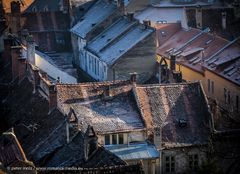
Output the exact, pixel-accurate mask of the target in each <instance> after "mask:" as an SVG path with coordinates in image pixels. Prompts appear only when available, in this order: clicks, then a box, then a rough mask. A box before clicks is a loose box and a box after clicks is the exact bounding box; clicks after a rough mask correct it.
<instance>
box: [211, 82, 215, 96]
mask: <svg viewBox="0 0 240 174" xmlns="http://www.w3.org/2000/svg"><path fill="white" fill-rule="evenodd" d="M211 84H212V94H214V82H213V81H212V83H211Z"/></svg>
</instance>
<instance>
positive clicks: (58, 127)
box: [5, 78, 126, 167]
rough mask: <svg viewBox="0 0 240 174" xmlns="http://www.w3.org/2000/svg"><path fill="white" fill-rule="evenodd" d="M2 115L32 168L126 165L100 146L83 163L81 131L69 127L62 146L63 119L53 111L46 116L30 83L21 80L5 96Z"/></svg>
mask: <svg viewBox="0 0 240 174" xmlns="http://www.w3.org/2000/svg"><path fill="white" fill-rule="evenodd" d="M6 105H7V106H8V108H9V109H10V112H8V113H5V115H6V117H7V118H6V121H7V123H8V124H9V125H16V126H15V127H14V130H15V132H16V136H17V137H18V139H19V142H20V143H21V145H22V148H23V149H24V151H25V153H26V156H27V158H28V159H31V160H32V161H33V162H34V163H35V165H36V166H51V167H59V166H61V167H63V166H64V167H66V166H80V167H96V166H101V167H103V166H114V165H126V163H125V162H124V161H122V160H121V159H120V158H118V157H117V156H115V155H114V154H112V153H110V152H108V151H106V150H105V149H104V148H103V147H99V148H98V150H97V151H96V152H95V153H94V154H93V155H92V157H91V158H89V159H88V160H87V161H86V160H84V151H83V147H84V144H83V142H84V140H85V139H84V131H79V130H78V129H76V127H74V126H73V127H70V129H69V135H70V137H69V139H70V142H69V143H66V121H67V119H66V117H65V116H64V115H63V114H62V113H61V112H59V111H58V110H57V109H55V110H53V111H52V112H50V113H49V110H48V101H47V100H46V99H45V98H43V97H41V95H40V94H39V93H36V94H32V84H31V83H30V82H29V81H28V79H26V78H25V79H24V80H23V81H22V82H21V83H20V85H19V86H18V87H17V88H16V89H15V90H14V93H12V94H11V95H9V97H8V100H7V101H6Z"/></svg>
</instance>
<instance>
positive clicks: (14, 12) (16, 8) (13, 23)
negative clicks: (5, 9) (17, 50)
mask: <svg viewBox="0 0 240 174" xmlns="http://www.w3.org/2000/svg"><path fill="white" fill-rule="evenodd" d="M20 6H21V4H20V2H19V1H17V2H16V1H12V2H11V18H10V29H11V32H12V33H13V34H17V35H18V34H19V31H20V15H21V8H20Z"/></svg>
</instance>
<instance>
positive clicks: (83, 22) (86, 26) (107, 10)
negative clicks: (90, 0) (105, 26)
mask: <svg viewBox="0 0 240 174" xmlns="http://www.w3.org/2000/svg"><path fill="white" fill-rule="evenodd" d="M115 10H117V6H116V5H115V4H114V3H108V2H106V1H104V0H100V1H97V2H96V3H95V4H94V5H93V6H92V7H91V8H90V9H89V10H88V11H87V12H86V14H85V15H84V16H83V17H82V18H81V19H80V21H79V22H78V23H77V24H76V25H75V26H74V27H73V28H72V29H71V32H72V33H74V34H76V35H78V36H80V37H82V38H85V37H86V35H87V33H88V32H90V31H91V30H92V29H93V28H94V27H95V26H97V25H98V24H99V23H101V22H102V21H104V20H105V19H106V18H107V17H109V16H110V15H111V14H112V13H113V12H114V11H115ZM96 14H97V15H96Z"/></svg>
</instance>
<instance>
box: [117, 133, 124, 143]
mask: <svg viewBox="0 0 240 174" xmlns="http://www.w3.org/2000/svg"><path fill="white" fill-rule="evenodd" d="M118 144H123V134H119V135H118Z"/></svg>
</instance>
